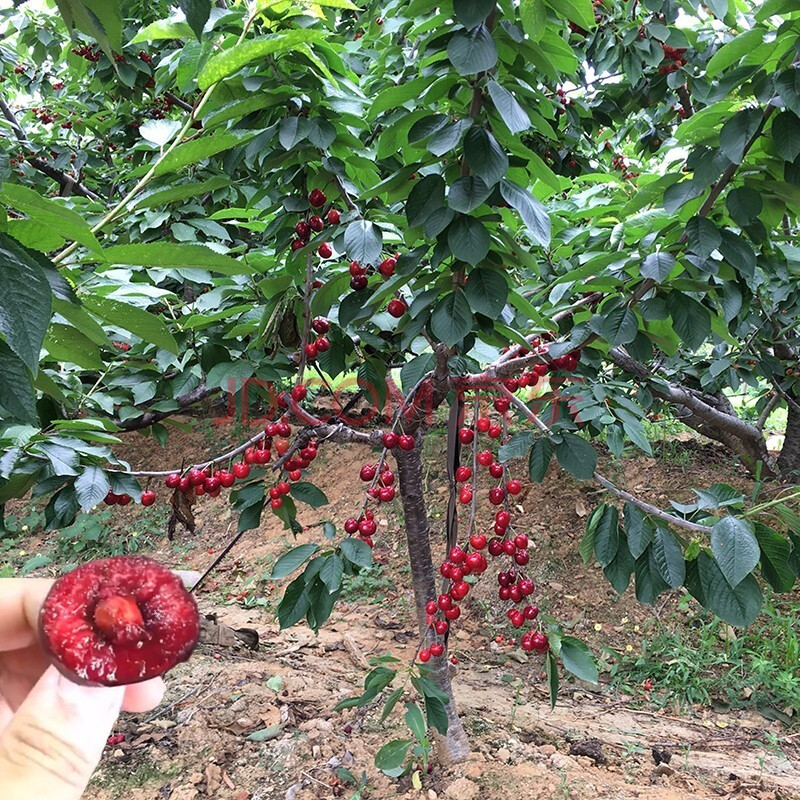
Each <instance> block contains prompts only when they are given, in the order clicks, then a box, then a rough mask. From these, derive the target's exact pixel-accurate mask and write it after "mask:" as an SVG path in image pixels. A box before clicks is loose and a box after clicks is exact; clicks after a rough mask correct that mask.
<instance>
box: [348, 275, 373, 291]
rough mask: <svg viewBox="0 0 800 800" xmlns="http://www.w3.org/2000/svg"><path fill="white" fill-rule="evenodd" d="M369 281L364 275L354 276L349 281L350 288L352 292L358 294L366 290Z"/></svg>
mask: <svg viewBox="0 0 800 800" xmlns="http://www.w3.org/2000/svg"><path fill="white" fill-rule="evenodd" d="M368 285H369V281H368V280H367V276H366V275H356V276H355V277H353V278H351V279H350V288H351V289H353V291H356V292H360V291H363V290H364V289H366V288H367V286H368Z"/></svg>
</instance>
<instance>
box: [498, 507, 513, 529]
mask: <svg viewBox="0 0 800 800" xmlns="http://www.w3.org/2000/svg"><path fill="white" fill-rule="evenodd" d="M494 519H495V522H496V523H497V524H498V525H501V526H502V527H503V528H507V527H508V526H509V525H510V524H511V514H509V513H508V511H506V510H505V509H503V510H501V511H498V512H497V514H495V516H494Z"/></svg>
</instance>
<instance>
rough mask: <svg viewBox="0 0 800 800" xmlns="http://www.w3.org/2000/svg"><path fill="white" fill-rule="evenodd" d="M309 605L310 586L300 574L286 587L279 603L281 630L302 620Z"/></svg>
mask: <svg viewBox="0 0 800 800" xmlns="http://www.w3.org/2000/svg"><path fill="white" fill-rule="evenodd" d="M306 546H308V545H306ZM275 566H276V567H277V566H278V565H277V564H276V565H275ZM309 605H310V601H309V587H308V586H307V585H306V579H305V577H304V576H303V575H300V576H299V577H298V578H295V579H294V580H293V581H292V582H291V583H290V584H289V585H288V586H287V587H286V591H285V592H284V593H283V597H282V598H281V602H280V603H279V604H278V622H279V623H280V627H281V630H283V629H284V628H291V627H292V625H295V624H296V623H298V622H300V620H301V619H303V617H304V616H305V615H306V612H307V611H308V607H309Z"/></svg>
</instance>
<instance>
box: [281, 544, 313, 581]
mask: <svg viewBox="0 0 800 800" xmlns="http://www.w3.org/2000/svg"><path fill="white" fill-rule="evenodd" d="M318 549H319V548H318V547H317V545H315V544H313V543H310V544H301V545H299V546H298V547H295V548H293V549H292V550H290V551H289V552H288V553H284V554H283V555H282V556H281V557H280V558H279V559H278V560H277V561H276V562H275V566H274V567H273V568H272V580H274V581H278V580H280V579H281V578H285V577H286V576H287V575H291V574H292V573H293V572H294V571H295V570H296V569H298V568H299V567H301V566H302V565H303V564H305V562H306V561H307V560H308V559H309V558H311V556H313V555H314V553H316V552H317V550H318Z"/></svg>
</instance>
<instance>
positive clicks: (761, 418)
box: [756, 389, 782, 431]
mask: <svg viewBox="0 0 800 800" xmlns="http://www.w3.org/2000/svg"><path fill="white" fill-rule="evenodd" d="M779 391H781V392H782V390H780V389H779ZM780 401H781V395H780V394H779V393H778V392H775V394H773V395H772V397H770V399H769V400H768V401H767V404H766V405H765V406H764V408H763V409H762V410H761V413H760V414H759V415H758V419H757V420H756V428H758V429H759V430H760V431H763V430H764V426H765V425H766V424H767V420H768V419H769V415H770V414H771V413H772V412H773V411H774V410H775V407H776V406H777V405H778V403H780Z"/></svg>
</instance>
